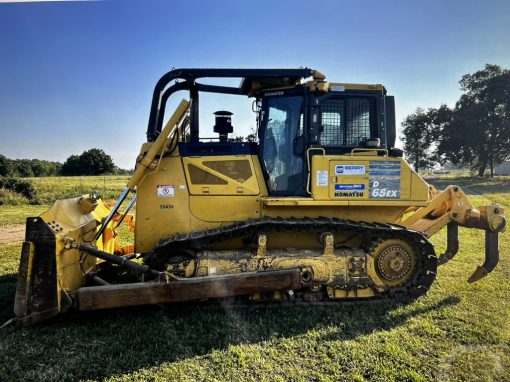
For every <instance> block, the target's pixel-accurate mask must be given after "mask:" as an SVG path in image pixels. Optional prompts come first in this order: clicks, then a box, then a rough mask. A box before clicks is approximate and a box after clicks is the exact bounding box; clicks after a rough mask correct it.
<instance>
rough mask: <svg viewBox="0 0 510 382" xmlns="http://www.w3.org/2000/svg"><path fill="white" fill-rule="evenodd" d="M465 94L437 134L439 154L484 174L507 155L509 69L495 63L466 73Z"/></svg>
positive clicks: (509, 146) (509, 147) (509, 149)
mask: <svg viewBox="0 0 510 382" xmlns="http://www.w3.org/2000/svg"><path fill="white" fill-rule="evenodd" d="M460 86H461V89H462V91H463V92H464V94H462V96H461V97H460V99H459V101H458V102H457V104H456V106H455V109H454V111H453V118H452V120H451V122H450V123H448V124H447V125H445V126H444V128H443V130H442V134H441V136H440V142H439V146H438V154H439V155H440V156H442V157H443V158H445V159H447V160H450V161H451V162H452V163H453V164H467V165H470V166H471V167H472V168H475V169H477V170H478V175H479V176H483V175H484V173H485V170H486V169H487V167H489V168H490V172H491V177H492V176H493V175H494V166H496V165H497V164H499V163H501V162H502V161H503V160H505V158H507V157H508V156H509V155H510V71H509V70H505V69H502V68H501V67H499V66H498V65H489V64H487V65H486V66H485V69H483V70H480V71H477V72H475V73H474V74H466V75H464V76H463V77H462V79H461V80H460Z"/></svg>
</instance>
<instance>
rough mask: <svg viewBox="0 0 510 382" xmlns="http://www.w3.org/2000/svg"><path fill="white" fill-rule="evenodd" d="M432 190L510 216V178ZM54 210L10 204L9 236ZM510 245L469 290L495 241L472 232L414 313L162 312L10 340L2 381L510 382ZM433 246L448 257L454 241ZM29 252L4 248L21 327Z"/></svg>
mask: <svg viewBox="0 0 510 382" xmlns="http://www.w3.org/2000/svg"><path fill="white" fill-rule="evenodd" d="M62 182H64V181H62ZM65 182H67V180H66V181H65ZM432 182H433V183H434V184H435V185H437V186H438V187H439V188H442V187H444V186H445V185H446V184H450V183H455V184H459V185H460V186H462V187H464V189H465V190H466V191H467V193H468V194H469V195H470V198H471V199H472V201H473V202H474V203H475V204H482V203H483V204H487V203H490V202H492V201H496V202H498V203H500V204H502V205H503V206H504V207H505V208H506V209H507V211H510V181H509V179H508V178H498V179H496V180H493V181H490V180H476V179H469V178H460V179H444V178H443V179H433V180H432ZM120 183H122V182H120ZM66 184H67V183H66ZM57 186H58V185H57V184H55V185H54V186H51V187H48V188H47V190H48V194H52V195H53V193H55V192H57V191H55V189H54V187H55V188H56V187H57ZM41 187H46V186H42V185H41ZM69 187H72V185H69ZM118 188H119V189H120V188H122V184H120V185H119V186H118ZM105 189H108V190H110V189H111V190H112V192H113V190H117V185H115V186H111V185H106V186H105ZM99 191H101V190H99ZM481 194H483V196H482V195H481ZM46 203H47V202H46ZM46 207H47V206H18V207H11V206H1V207H0V227H1V226H8V225H13V224H19V223H21V222H23V220H24V218H25V216H26V215H33V214H37V213H40V212H42V211H43V210H44V209H45V208H46ZM509 239H510V233H509V232H506V233H504V234H503V235H500V249H501V261H500V264H499V266H498V267H497V268H496V270H495V271H494V272H493V273H492V274H491V275H489V276H488V277H487V278H486V279H483V280H481V281H480V282H478V283H475V284H467V283H466V279H467V278H468V277H469V275H470V274H471V272H472V271H473V270H474V268H475V267H476V265H480V264H481V263H482V262H483V246H484V239H483V232H481V231H475V230H467V229H461V230H460V240H461V249H460V253H459V254H458V255H457V257H456V258H455V259H454V260H452V261H451V262H450V263H448V264H447V265H445V266H443V267H441V268H440V269H439V273H438V277H437V280H436V282H435V283H434V285H433V286H432V288H431V289H430V291H429V293H428V294H427V295H426V296H424V297H422V298H420V299H418V300H417V301H414V302H410V303H400V302H396V301H389V300H387V301H372V302H347V303H338V304H335V305H334V306H299V307H291V308H278V307H257V308H252V309H246V308H245V309H232V308H228V307H225V308H223V309H222V308H216V309H211V308H207V307H204V306H200V305H198V306H190V307H186V308H179V309H176V308H173V307H172V306H152V307H146V308H136V309H117V310H112V311H103V312H91V313H85V314H77V313H74V312H70V313H68V314H66V315H62V316H60V317H57V318H55V319H54V320H52V321H50V322H47V323H44V324H41V325H38V326H36V327H31V328H25V329H15V328H13V327H7V328H4V329H2V330H0V380H2V381H14V380H23V381H30V380H34V381H55V380H58V381H61V380H107V381H131V380H135V381H167V380H183V381H194V380H212V381H223V380H228V381H231V380H233V381H259V380H260V381H278V380H280V381H284V380H293V381H510V299H509V298H508V294H509V291H510V257H509V253H510V240H509ZM432 241H433V243H434V244H435V245H436V251H437V252H438V253H441V252H442V251H444V249H445V244H446V243H445V233H444V232H443V233H440V234H438V235H436V236H435V237H434V238H433V240H432ZM20 247H21V244H20V243H19V242H18V243H12V244H2V245H0V321H6V320H7V319H9V318H10V317H12V303H13V298H14V290H15V283H16V273H17V266H18V258H19V253H20Z"/></svg>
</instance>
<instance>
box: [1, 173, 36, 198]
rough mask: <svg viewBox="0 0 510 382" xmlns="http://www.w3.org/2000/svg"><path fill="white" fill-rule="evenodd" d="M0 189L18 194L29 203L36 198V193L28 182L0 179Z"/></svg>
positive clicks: (15, 179)
mask: <svg viewBox="0 0 510 382" xmlns="http://www.w3.org/2000/svg"><path fill="white" fill-rule="evenodd" d="M0 188H4V189H7V190H10V191H12V192H15V193H17V194H20V195H22V196H24V197H25V198H27V199H28V200H30V201H34V200H35V199H36V198H37V192H36V190H35V187H34V185H33V184H32V183H31V182H29V181H28V180H21V179H17V178H0Z"/></svg>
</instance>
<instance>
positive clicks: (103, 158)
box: [0, 148, 130, 178]
mask: <svg viewBox="0 0 510 382" xmlns="http://www.w3.org/2000/svg"><path fill="white" fill-rule="evenodd" d="M129 173H130V171H129V170H123V169H120V168H118V167H117V166H115V164H114V163H113V159H112V157H111V156H110V155H108V154H106V153H105V152H104V151H103V150H101V149H97V148H93V149H90V150H86V151H84V152H83V153H82V154H80V155H71V156H70V157H69V158H67V160H66V161H65V162H64V163H60V162H52V161H47V160H41V159H9V158H7V157H5V156H4V155H1V154H0V176H3V177H6V178H12V177H20V178H27V177H42V176H58V175H63V176H73V175H102V174H129Z"/></svg>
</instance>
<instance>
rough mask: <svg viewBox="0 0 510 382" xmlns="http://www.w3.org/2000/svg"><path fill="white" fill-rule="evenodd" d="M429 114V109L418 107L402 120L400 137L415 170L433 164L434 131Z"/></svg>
mask: <svg viewBox="0 0 510 382" xmlns="http://www.w3.org/2000/svg"><path fill="white" fill-rule="evenodd" d="M431 114H432V112H431V110H429V111H428V112H426V111H425V110H423V109H422V108H418V109H416V111H415V112H414V113H413V114H410V115H408V116H407V117H406V119H405V120H404V122H402V128H403V130H402V137H401V139H402V141H403V142H404V152H405V153H406V157H407V158H408V160H409V162H410V163H411V164H412V165H413V167H414V170H415V171H419V170H420V169H423V168H427V167H431V166H433V165H434V164H435V157H434V153H433V150H432V144H433V143H434V140H435V131H434V129H433V128H432V127H433V126H432V115H431Z"/></svg>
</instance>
